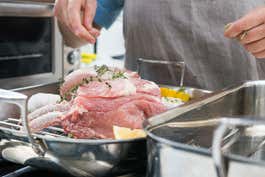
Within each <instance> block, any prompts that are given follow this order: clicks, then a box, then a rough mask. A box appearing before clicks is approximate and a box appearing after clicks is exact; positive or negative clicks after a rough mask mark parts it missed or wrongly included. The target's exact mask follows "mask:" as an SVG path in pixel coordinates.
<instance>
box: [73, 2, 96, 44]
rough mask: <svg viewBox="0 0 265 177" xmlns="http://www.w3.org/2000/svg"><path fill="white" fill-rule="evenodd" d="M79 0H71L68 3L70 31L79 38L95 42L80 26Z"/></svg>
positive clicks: (80, 5)
mask: <svg viewBox="0 0 265 177" xmlns="http://www.w3.org/2000/svg"><path fill="white" fill-rule="evenodd" d="M81 7H82V1H81V0H71V1H69V4H68V18H69V24H70V28H71V31H72V32H73V33H74V34H75V35H76V36H78V37H79V38H81V39H85V40H87V41H88V42H90V43H95V41H96V40H95V38H94V37H93V36H92V35H91V34H90V33H89V32H88V31H87V30H86V29H85V28H84V27H83V26H82V23H81V13H80V12H81Z"/></svg>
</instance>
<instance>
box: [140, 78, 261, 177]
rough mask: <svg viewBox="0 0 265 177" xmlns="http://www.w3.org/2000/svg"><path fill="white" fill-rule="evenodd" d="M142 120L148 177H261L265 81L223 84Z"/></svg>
mask: <svg viewBox="0 0 265 177" xmlns="http://www.w3.org/2000/svg"><path fill="white" fill-rule="evenodd" d="M223 117H226V118H223ZM231 117H232V118H231ZM233 117H236V119H234V118H233ZM144 124H145V130H146V131H147V134H148V137H147V147H148V148H147V150H148V177H175V176H181V177H190V176H192V177H217V176H218V177H250V176H251V177H254V176H255V177H264V176H265V153H264V152H265V126H264V125H265V81H251V82H246V83H243V84H241V85H239V86H234V87H231V88H227V89H224V90H222V91H220V92H217V93H213V94H210V95H208V96H206V97H204V99H201V100H197V101H195V102H193V103H190V104H188V105H185V106H183V107H180V108H178V109H172V110H170V111H168V112H165V113H162V114H160V115H157V116H155V117H153V118H151V119H149V120H146V122H145V123H144Z"/></svg>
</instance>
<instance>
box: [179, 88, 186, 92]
mask: <svg viewBox="0 0 265 177" xmlns="http://www.w3.org/2000/svg"><path fill="white" fill-rule="evenodd" d="M178 91H179V92H185V91H186V88H185V87H180V88H179V90H178Z"/></svg>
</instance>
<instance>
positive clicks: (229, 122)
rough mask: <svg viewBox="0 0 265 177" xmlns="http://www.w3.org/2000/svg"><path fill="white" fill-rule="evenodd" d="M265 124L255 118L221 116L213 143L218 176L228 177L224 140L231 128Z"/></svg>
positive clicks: (213, 154)
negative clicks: (223, 150)
mask: <svg viewBox="0 0 265 177" xmlns="http://www.w3.org/2000/svg"><path fill="white" fill-rule="evenodd" d="M262 124H263V125H265V121H262V120H257V119H253V118H247V119H245V118H244V119H242V118H241V119H240V118H221V119H220V124H219V126H218V128H217V129H216V130H215V132H214V136H213V143H212V157H213V160H214V164H215V168H216V172H217V176H218V177H227V169H226V167H225V165H224V157H223V153H222V149H221V148H222V140H223V137H224V136H225V134H226V132H227V130H228V129H229V128H236V127H246V126H254V125H262Z"/></svg>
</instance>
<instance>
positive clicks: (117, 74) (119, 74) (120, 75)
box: [112, 71, 127, 79]
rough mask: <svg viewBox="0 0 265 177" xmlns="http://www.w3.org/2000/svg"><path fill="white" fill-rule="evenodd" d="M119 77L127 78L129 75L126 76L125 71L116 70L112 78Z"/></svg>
mask: <svg viewBox="0 0 265 177" xmlns="http://www.w3.org/2000/svg"><path fill="white" fill-rule="evenodd" d="M119 78H122V79H127V77H126V76H124V72H121V71H118V72H114V73H113V75H112V79H119Z"/></svg>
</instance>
